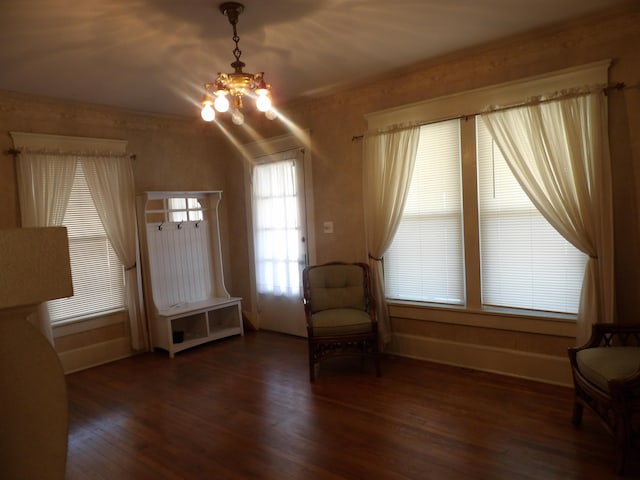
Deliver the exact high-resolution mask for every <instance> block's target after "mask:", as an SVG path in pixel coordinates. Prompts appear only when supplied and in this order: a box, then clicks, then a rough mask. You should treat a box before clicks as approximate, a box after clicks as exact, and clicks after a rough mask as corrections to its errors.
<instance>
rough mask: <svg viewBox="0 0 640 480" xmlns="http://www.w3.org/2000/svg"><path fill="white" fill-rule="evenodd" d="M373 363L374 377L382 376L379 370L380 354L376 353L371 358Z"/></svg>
mask: <svg viewBox="0 0 640 480" xmlns="http://www.w3.org/2000/svg"><path fill="white" fill-rule="evenodd" d="M373 361H374V362H375V363H376V377H381V376H382V370H380V354H379V353H376V354H375V356H374V357H373Z"/></svg>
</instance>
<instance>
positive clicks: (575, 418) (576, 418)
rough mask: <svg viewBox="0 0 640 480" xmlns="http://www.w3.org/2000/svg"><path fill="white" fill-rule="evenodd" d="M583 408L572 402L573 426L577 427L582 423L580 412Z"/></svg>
mask: <svg viewBox="0 0 640 480" xmlns="http://www.w3.org/2000/svg"><path fill="white" fill-rule="evenodd" d="M583 410H584V407H583V406H582V404H581V403H579V402H578V401H577V400H574V402H573V416H572V417H571V422H572V423H573V424H574V425H575V426H579V425H580V424H581V423H582V411H583Z"/></svg>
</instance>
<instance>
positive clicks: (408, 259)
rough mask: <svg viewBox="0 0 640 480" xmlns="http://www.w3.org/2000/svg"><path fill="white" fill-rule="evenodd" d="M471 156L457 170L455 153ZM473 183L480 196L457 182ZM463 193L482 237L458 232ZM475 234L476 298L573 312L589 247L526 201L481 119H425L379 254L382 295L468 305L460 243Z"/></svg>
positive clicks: (491, 304)
mask: <svg viewBox="0 0 640 480" xmlns="http://www.w3.org/2000/svg"><path fill="white" fill-rule="evenodd" d="M474 125H477V130H476V128H474V127H473V126H474ZM463 128H464V129H465V133H464V134H463V133H462V129H463ZM462 139H464V141H463V140H462ZM474 156H475V158H476V162H477V171H476V170H474V169H473V168H469V169H466V170H464V173H463V169H462V158H463V157H465V158H473V157H474ZM463 175H465V178H464V182H463ZM476 175H477V180H476ZM476 182H477V183H476ZM476 184H477V185H478V195H477V196H476V195H475V191H472V192H471V191H468V192H463V187H462V186H463V185H467V187H466V188H469V187H468V186H469V185H472V186H473V185H476ZM463 198H464V199H465V201H466V202H474V203H475V204H474V205H469V204H467V205H465V207H466V208H469V209H470V211H473V212H475V211H476V209H477V211H478V217H477V219H471V221H472V222H475V224H474V225H473V228H471V229H470V232H467V235H468V236H471V235H478V236H479V240H478V238H476V239H475V241H472V240H471V239H470V238H467V239H465V235H464V234H463V201H462V199H463ZM475 232H478V233H477V234H476V233H475ZM465 241H466V242H468V245H467V246H466V247H465ZM478 241H479V244H480V255H479V262H480V267H479V269H480V272H481V285H480V287H479V288H480V294H481V298H482V306H483V307H485V308H486V307H490V308H493V307H504V308H517V309H526V310H532V311H547V312H557V313H561V314H575V313H577V311H578V302H579V298H580V291H581V286H582V279H583V274H584V266H585V263H586V255H584V254H583V253H581V252H580V251H578V250H577V249H576V248H575V247H573V246H572V245H571V244H570V243H569V242H567V241H566V240H564V238H563V237H562V236H561V235H560V234H558V233H557V232H556V231H555V229H554V228H553V227H551V226H550V225H549V223H548V222H547V221H546V220H545V219H544V217H543V216H542V215H541V214H540V213H539V212H538V210H537V209H536V208H535V207H534V206H533V205H532V203H531V202H530V200H529V199H528V197H527V195H526V194H525V193H524V191H523V190H522V189H521V188H520V186H519V184H518V182H517V181H516V180H515V178H514V177H513V175H512V173H511V171H510V170H509V167H508V166H507V164H506V162H505V160H504V158H503V157H502V155H501V154H500V152H499V150H498V148H497V147H496V146H495V145H494V144H493V140H492V138H491V136H490V134H489V132H488V131H487V129H486V128H485V127H484V125H483V123H482V121H481V119H480V118H479V117H477V118H476V119H475V121H474V119H473V118H471V119H469V120H466V121H460V120H449V121H444V122H438V123H433V124H429V125H425V126H423V127H421V130H420V141H419V144H418V153H417V155H416V163H415V166H414V171H413V177H412V180H411V186H410V188H409V193H408V198H407V202H406V205H405V209H404V212H403V215H402V219H401V221H400V224H399V227H398V231H397V233H396V236H395V237H394V240H393V242H392V244H391V246H390V248H389V249H388V250H387V252H386V254H385V264H384V267H385V289H386V292H387V297H388V298H390V299H398V300H414V301H423V302H430V303H439V304H449V305H466V297H465V295H466V293H465V292H466V287H465V286H466V285H467V286H468V281H467V280H466V277H465V251H466V249H468V248H473V245H477V243H478ZM470 257H472V258H476V257H477V255H471V256H470ZM469 261H476V262H477V260H469ZM468 288H471V287H470V286H468ZM473 288H478V287H473Z"/></svg>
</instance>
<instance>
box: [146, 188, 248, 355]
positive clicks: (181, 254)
mask: <svg viewBox="0 0 640 480" xmlns="http://www.w3.org/2000/svg"><path fill="white" fill-rule="evenodd" d="M221 199H222V192H220V191H201V192H145V193H143V194H140V195H138V198H137V208H138V230H139V234H140V246H141V253H142V255H141V257H142V264H143V265H142V267H143V268H142V272H143V287H144V293H145V305H146V308H147V312H148V313H147V314H148V319H149V330H150V333H151V345H152V346H153V348H161V349H163V350H166V351H167V352H169V355H170V356H171V357H173V356H174V354H175V353H177V352H180V351H182V350H185V349H187V348H191V347H194V346H196V345H201V344H203V343H206V342H210V341H213V340H217V339H220V338H224V337H229V336H232V335H243V334H244V330H243V327H242V307H241V298H238V297H232V296H231V295H230V294H229V292H228V291H227V289H226V287H225V285H224V276H223V269H222V251H221V248H220V226H219V222H218V207H219V204H220V201H221Z"/></svg>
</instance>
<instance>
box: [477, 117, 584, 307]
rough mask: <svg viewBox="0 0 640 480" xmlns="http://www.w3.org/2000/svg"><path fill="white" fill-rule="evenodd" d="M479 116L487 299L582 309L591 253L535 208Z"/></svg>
mask: <svg viewBox="0 0 640 480" xmlns="http://www.w3.org/2000/svg"><path fill="white" fill-rule="evenodd" d="M476 121H477V135H476V142H477V163H478V197H479V201H478V205H479V222H480V247H481V248H480V259H481V266H482V268H481V272H482V303H483V305H485V306H497V307H515V308H523V309H530V310H546V311H552V312H561V313H577V312H578V302H579V299H580V291H581V288H582V278H583V274H584V268H585V263H586V259H587V256H586V255H585V254H584V253H582V252H580V251H579V250H578V249H576V248H575V247H574V246H573V245H571V244H570V243H569V242H567V241H566V240H565V239H564V238H563V237H562V236H561V235H560V234H559V233H558V232H557V231H556V230H555V229H554V228H553V227H552V226H551V225H549V223H548V222H547V221H546V220H545V218H544V217H543V216H542V215H541V214H540V212H539V211H538V210H537V209H536V208H535V206H534V205H533V204H532V203H531V201H530V200H529V197H528V196H527V195H526V194H525V192H524V191H523V190H522V189H521V188H520V185H518V182H517V181H516V179H515V177H514V176H513V174H512V173H511V171H510V170H509V167H508V165H507V163H506V162H505V160H504V157H503V156H502V154H501V153H500V150H499V149H498V147H497V146H496V145H495V143H494V141H493V139H492V138H491V135H490V134H489V131H488V130H487V128H486V127H485V125H484V123H483V122H482V119H481V118H479V117H478V118H477V119H476Z"/></svg>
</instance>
